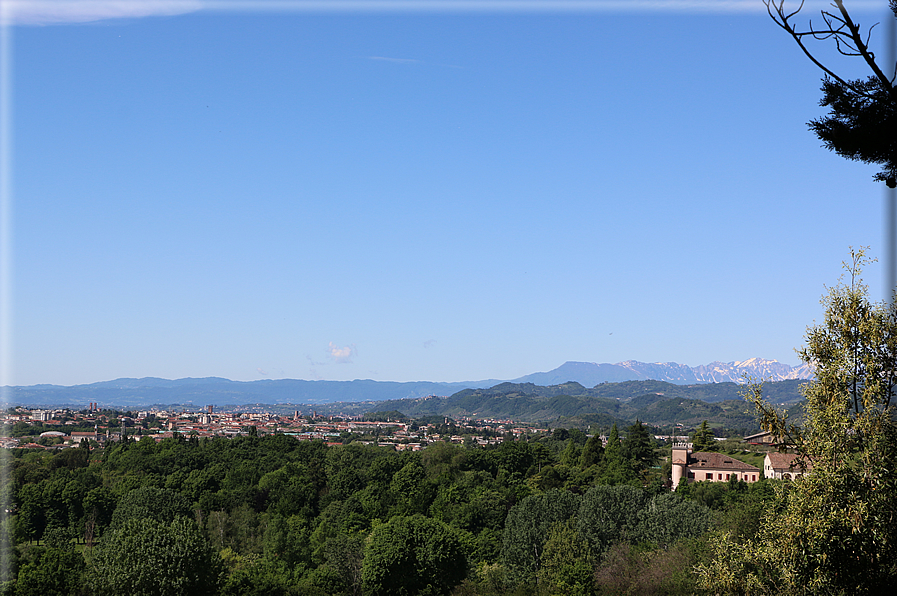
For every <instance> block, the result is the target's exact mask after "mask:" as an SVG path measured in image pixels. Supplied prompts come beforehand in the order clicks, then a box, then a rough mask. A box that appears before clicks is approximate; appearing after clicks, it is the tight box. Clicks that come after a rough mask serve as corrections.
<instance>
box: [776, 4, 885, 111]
mask: <svg viewBox="0 0 897 596" xmlns="http://www.w3.org/2000/svg"><path fill="white" fill-rule="evenodd" d="M762 1H763V4H764V5H766V12H767V13H768V14H769V16H770V18H772V20H773V22H775V24H776V25H778V26H779V27H781V28H782V29H784V30H785V31H787V32H788V34H789V35H790V36H791V37H792V38H793V39H794V41H795V42H797V45H798V46H799V47H800V49H801V50H802V51H803V53H804V55H806V56H807V58H809V59H810V60H811V61H812V62H813V64H815V65H816V66H817V67H819V69H820V70H822V71H823V72H824V73H825V74H826V75H828V76H829V77H830V78H832V79H833V80H835V81H837V82H838V83H840V84H841V85H843V86H844V87H846V88H847V89H850V90H851V91H853V92H854V93H856V94H858V95H861V96H863V97H868V98H870V99H871V98H872V94H871V93H869V92H868V91H867V90H865V89H862V88H860V87H857V86H856V85H855V84H853V83H851V82H849V81H848V80H846V79H844V78H842V77H840V76H838V75H837V74H836V73H835V72H834V71H833V70H832V69H830V68H828V67H827V66H825V65H824V64H823V63H822V62H821V61H820V60H819V59H818V58H816V56H815V55H814V54H813V53H812V52H811V51H810V49H809V48H808V47H807V46H806V45H805V44H804V40H803V38H804V37H807V36H810V37H812V38H813V39H815V40H818V41H825V40H829V39H833V40H834V42H835V48H836V49H837V51H838V52H839V53H840V54H842V55H843V56H851V57H861V58H862V59H863V61H864V62H866V65H867V66H869V68H870V69H871V70H872V72H873V74H874V75H875V78H877V79H878V80H879V81H880V82H881V84H882V86H883V88H884V89H885V90H887V92H888V94H889V95H890V96H891V97H892V98H893V99H894V100H895V101H897V89H895V87H894V85H893V84H892V81H891V79H889V78H888V77H887V76H886V75H885V74H884V72H883V71H882V69H881V68H880V67H879V65H878V63H877V62H876V61H875V54H874V53H873V52H872V51H871V50H870V49H869V40H870V38H871V35H872V29H874V28H875V26H876V25H877V24H878V23H876V24H875V25H872V27H870V28H869V30H868V32H867V33H866V39H865V40H864V39H863V35H862V32H861V27H860V25H859V23H854V22H853V19H851V17H850V14H849V13H848V12H847V9H846V8H845V7H844V1H843V0H834V6H835V8H837V9H838V14H835V13H833V12H830V11H827V10H822V11H820V13H821V15H822V20H823V21H824V22H825V28H824V29H816V28H814V27H813V22H812V21H810V23H809V29H808V30H807V31H798V30H797V28H796V26H795V25H794V24H793V23H792V22H791V20H792V19H793V18H794V17H795V16H796V15H797V14H798V13H800V11H801V9H803V7H804V0H801V2H800V5H799V6H798V7H797V9H795V10H794V11H792V12H786V11H785V0H762Z"/></svg>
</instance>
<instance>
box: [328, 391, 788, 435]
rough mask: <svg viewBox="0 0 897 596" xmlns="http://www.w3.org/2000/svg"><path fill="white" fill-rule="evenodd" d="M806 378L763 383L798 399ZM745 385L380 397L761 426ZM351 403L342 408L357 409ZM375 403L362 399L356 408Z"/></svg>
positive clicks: (475, 411)
mask: <svg viewBox="0 0 897 596" xmlns="http://www.w3.org/2000/svg"><path fill="white" fill-rule="evenodd" d="M804 383H805V381H798V380H792V381H780V382H778V383H768V384H766V385H764V386H763V391H764V395H765V396H767V399H768V400H769V401H770V402H771V403H776V404H780V405H793V404H795V403H797V402H798V401H799V400H800V399H801V395H800V387H801V385H803V384H804ZM743 391H744V386H743V385H737V384H735V383H717V384H706V385H674V384H672V383H665V382H663V381H627V382H624V383H604V384H601V385H596V386H595V387H593V388H591V389H588V388H586V387H583V386H582V385H580V384H579V383H563V384H560V385H552V386H549V387H542V386H539V385H534V384H532V383H501V384H499V385H496V386H494V387H491V388H489V389H464V390H462V391H459V392H458V393H455V394H454V395H452V396H450V397H447V398H436V397H429V398H422V399H406V400H391V401H387V402H378V403H377V406H376V408H377V409H379V410H396V411H400V412H402V413H404V414H406V415H409V416H414V417H420V416H433V415H439V416H450V417H453V418H454V417H462V416H467V417H472V418H498V419H513V420H520V421H525V422H532V423H552V424H553V425H555V426H578V427H583V428H585V427H588V426H589V425H590V424H596V425H597V426H599V427H602V428H610V426H611V424H613V423H614V422H617V423H619V424H627V425H628V424H631V423H632V422H633V421H635V420H636V419H639V420H642V421H643V422H649V423H650V424H652V425H654V426H659V427H673V426H675V425H677V424H682V425H685V426H687V427H688V426H695V425H697V424H700V422H702V421H703V420H708V421H709V422H711V423H712V424H714V425H716V426H722V427H725V428H730V429H739V430H742V431H746V432H753V431H754V430H756V429H757V428H758V427H757V421H756V415H755V413H754V411H753V409H752V408H751V407H750V406H749V405H748V404H747V403H746V402H745V401H744V400H743V399H742V397H741V393H742V392H743ZM346 406H347V404H340V407H341V410H345V411H349V412H352V411H353V410H352V409H351V408H348V407H346ZM364 407H366V408H368V410H370V408H371V407H372V406H371V405H370V404H357V405H356V409H359V410H360V412H363V411H366V410H364V409H361V408H364Z"/></svg>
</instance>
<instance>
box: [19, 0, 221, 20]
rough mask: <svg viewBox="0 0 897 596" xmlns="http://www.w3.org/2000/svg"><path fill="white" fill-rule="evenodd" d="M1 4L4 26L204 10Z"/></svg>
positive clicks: (151, 2)
mask: <svg viewBox="0 0 897 596" xmlns="http://www.w3.org/2000/svg"><path fill="white" fill-rule="evenodd" d="M2 4H3V9H2V21H3V23H4V24H14V25H57V24H64V23H91V22H95V21H106V20H110V19H133V18H143V17H156V16H174V15H180V14H187V13H191V12H196V11H198V10H201V9H202V8H203V2H202V0H127V1H125V0H4V1H3V3H2Z"/></svg>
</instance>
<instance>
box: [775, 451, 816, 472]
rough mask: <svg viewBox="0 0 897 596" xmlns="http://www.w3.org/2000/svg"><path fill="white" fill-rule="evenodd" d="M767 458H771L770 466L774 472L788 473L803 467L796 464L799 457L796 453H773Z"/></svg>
mask: <svg viewBox="0 0 897 596" xmlns="http://www.w3.org/2000/svg"><path fill="white" fill-rule="evenodd" d="M766 457H768V458H769V465H770V466H771V467H772V469H773V470H780V471H786V470H792V469H799V468H800V467H801V466H798V465H797V464H796V463H795V460H796V459H797V455H796V454H794V453H776V452H772V451H771V452H769V453H767V454H766ZM805 467H807V468H809V467H810V466H808V465H806V466H805Z"/></svg>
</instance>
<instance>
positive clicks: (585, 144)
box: [5, 0, 886, 385]
mask: <svg viewBox="0 0 897 596" xmlns="http://www.w3.org/2000/svg"><path fill="white" fill-rule="evenodd" d="M436 4H438V2H437V3H435V4H434V3H432V2H430V3H426V2H424V3H392V4H389V3H374V4H373V5H371V9H369V10H359V9H358V6H359V4H358V3H355V4H349V3H333V4H330V5H328V6H329V7H323V8H322V5H321V4H317V5H312V4H309V3H267V4H265V5H264V6H265V8H266V10H265V11H263V12H260V11H253V10H252V9H251V8H247V4H246V3H237V4H227V3H222V2H218V3H207V2H190V3H164V2H143V3H141V2H137V3H115V2H110V3H105V4H103V3H98V4H94V5H85V4H79V3H77V2H75V3H65V2H63V3H62V4H60V3H55V4H52V3H51V4H45V3H40V2H35V3H32V4H31V5H30V8H29V10H31V12H25V11H24V10H23V12H22V13H21V14H18V15H15V16H14V17H13V18H12V20H13V21H14V23H15V24H14V25H12V26H10V27H9V28H8V29H7V34H8V39H7V41H8V44H9V45H10V46H11V48H12V52H11V53H10V55H9V56H8V58H7V62H6V66H7V69H6V70H7V72H6V77H7V78H6V83H7V87H8V90H9V94H8V98H7V99H10V100H11V103H10V104H9V105H11V106H12V108H11V110H10V112H9V114H10V116H9V118H10V120H11V122H12V126H11V135H9V136H8V139H7V144H8V146H9V147H11V153H10V155H11V157H10V158H9V162H8V163H9V168H10V169H11V171H12V174H13V175H12V183H11V185H10V187H11V191H10V194H9V203H8V211H9V213H10V217H9V221H8V224H9V225H8V227H9V228H11V231H12V235H11V236H10V238H11V240H8V242H7V248H8V249H11V251H10V252H9V253H8V255H10V257H9V258H8V261H9V263H10V264H11V268H10V269H9V270H8V272H7V282H8V285H9V292H8V294H9V296H11V300H10V302H9V307H10V310H9V312H10V313H11V314H9V315H8V318H9V319H10V321H11V332H10V331H9V330H7V332H5V335H6V343H7V345H8V346H9V349H8V350H7V353H8V356H7V365H6V370H7V372H6V380H5V383H6V384H17V385H30V384H37V383H55V384H64V385H71V384H79V383H89V382H94V381H101V380H108V379H113V378H117V377H144V376H157V377H165V378H179V377H187V376H191V377H203V376H221V377H226V378H230V379H235V380H254V379H261V378H302V379H330V380H349V379H356V378H371V379H376V380H396V381H409V380H434V381H461V380H476V379H484V378H515V377H518V376H521V375H524V374H528V373H532V372H536V371H545V370H550V369H552V368H555V367H556V366H559V365H560V364H562V363H563V362H565V361H567V360H579V361H589V362H619V361H621V360H627V359H635V360H641V361H646V362H655V361H673V362H679V363H684V364H689V365H692V366H694V365H698V364H706V363H708V362H711V361H713V360H721V361H731V360H743V359H747V358H750V357H763V358H775V359H778V360H780V361H782V362H786V363H789V364H797V363H798V359H797V356H796V354H795V352H794V349H795V348H797V347H799V346H800V345H801V343H802V341H803V335H804V332H805V329H806V326H807V325H809V324H811V323H812V322H813V321H814V320H818V319H820V318H821V309H820V306H819V297H820V296H821V295H822V293H823V292H824V291H825V286H826V285H832V284H834V283H835V282H836V281H837V279H838V276H839V274H840V263H841V261H842V260H843V259H845V258H846V257H847V255H848V247H849V246H851V245H853V246H860V245H870V246H871V253H872V254H873V255H875V256H882V230H883V226H882V223H881V218H882V197H883V190H882V188H881V185H879V184H876V183H874V182H873V181H872V175H873V174H874V173H875V171H876V169H875V168H874V167H873V166H865V165H862V164H856V163H851V162H848V161H845V160H844V159H842V158H839V157H838V156H836V155H833V154H830V153H829V152H827V151H826V150H825V149H823V148H821V147H820V143H819V141H818V140H817V139H816V138H815V137H814V136H813V135H812V134H811V133H810V132H808V130H807V126H806V122H807V121H808V120H810V119H811V118H813V117H817V116H820V115H822V114H823V113H824V112H823V110H822V108H820V107H819V106H818V100H819V97H820V92H819V86H820V73H819V72H818V71H817V70H816V69H815V67H814V66H813V65H812V64H811V63H810V62H809V61H808V60H807V59H806V58H805V57H804V56H803V55H802V54H801V53H800V51H799V49H798V48H797V46H796V45H795V44H794V42H793V41H792V40H791V39H790V38H789V37H788V36H787V35H786V34H785V33H784V32H783V31H781V30H780V29H778V28H777V27H776V26H775V25H774V24H773V23H772V22H771V21H770V19H769V17H768V16H767V15H766V13H765V9H764V8H763V6H762V4H761V3H760V1H759V0H757V2H756V3H754V2H731V3H716V4H715V6H716V7H717V8H716V9H715V10H706V9H703V8H702V6H704V5H706V3H690V4H687V3H683V2H655V3H648V2H645V3H640V2H633V3H631V4H628V5H626V4H624V3H610V2H586V3H566V4H565V5H564V6H565V7H566V9H563V10H558V9H555V10H549V9H547V8H546V5H545V4H542V3H535V4H525V3H516V2H512V3H506V4H496V3H492V4H489V5H487V4H485V3H477V2H471V3H466V4H463V5H459V4H458V3H454V4H450V5H448V4H443V5H442V7H443V9H442V10H435V8H436ZM23 6H25V5H23ZM47 6H49V8H47ZM60 6H64V7H68V8H69V9H70V10H67V11H63V10H62V9H61V8H60ZM84 6H93V7H94V9H95V8H96V6H101V7H104V6H105V7H106V8H107V9H108V11H107V12H104V13H85V12H84ZM621 6H623V8H621ZM720 6H722V7H723V8H719V7H720ZM858 6H859V7H860V9H859V10H858V11H857V13H856V16H858V17H859V20H860V21H861V23H862V24H864V25H868V24H871V23H872V22H875V21H876V20H880V19H882V18H884V16H885V9H886V3H885V2H881V3H880V7H879V5H878V4H876V3H863V4H861V5H860V4H858ZM79 7H80V8H79ZM125 7H128V8H125ZM134 7H137V8H134ZM309 7H312V8H317V10H311V8H309ZM363 7H364V5H362V8H363ZM571 7H572V8H571ZM630 7H631V8H630ZM870 7H871V8H870ZM40 10H44V12H40ZM79 10H81V12H79ZM115 10H119V11H122V10H132V11H134V12H133V13H131V14H124V15H123V14H122V13H121V12H118V13H115V12H114V11H115ZM863 10H865V12H863ZM54 11H55V12H54ZM110 11H111V12H110ZM141 11H142V12H141ZM806 13H807V14H806V16H805V18H804V19H803V20H802V22H806V19H807V18H809V17H812V16H814V13H813V12H811V11H810V10H806ZM110 16H120V17H124V18H101V17H110ZM7 18H10V17H8V15H7ZM876 31H878V30H876ZM874 39H875V38H874ZM879 39H880V36H879ZM818 47H819V48H820V50H821V49H822V48H823V46H821V45H820V46H818ZM835 64H836V66H837V67H838V68H839V70H840V71H841V72H844V73H846V74H847V75H848V76H853V77H860V76H866V72H865V71H864V70H863V67H862V65H861V64H859V63H854V62H850V61H845V62H836V63H835ZM880 278H881V267H880V266H879V265H876V266H873V267H871V268H870V269H869V270H868V272H867V280H868V281H869V282H870V285H871V288H872V293H873V296H874V297H876V298H878V297H879V296H880V295H881V293H882V291H881V284H880ZM9 328H10V326H9V325H7V329H9Z"/></svg>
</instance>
